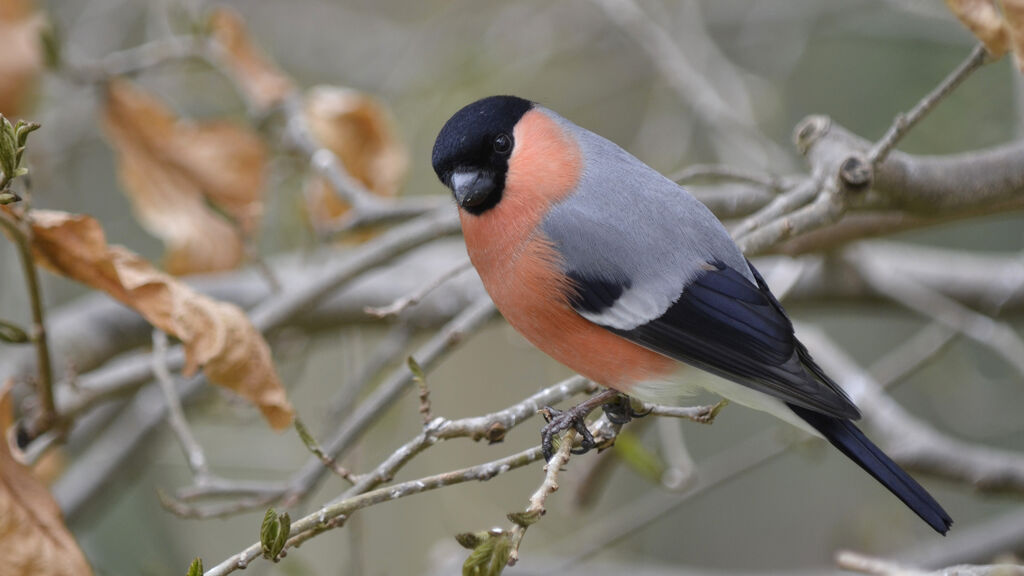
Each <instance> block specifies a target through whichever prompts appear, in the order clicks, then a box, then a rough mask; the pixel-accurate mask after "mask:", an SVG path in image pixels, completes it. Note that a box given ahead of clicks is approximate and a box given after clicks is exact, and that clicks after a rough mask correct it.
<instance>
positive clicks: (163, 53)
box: [65, 36, 205, 84]
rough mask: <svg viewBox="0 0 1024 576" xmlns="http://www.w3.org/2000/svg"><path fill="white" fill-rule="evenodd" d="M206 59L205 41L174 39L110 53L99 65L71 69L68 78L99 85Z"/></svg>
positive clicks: (194, 38)
mask: <svg viewBox="0 0 1024 576" xmlns="http://www.w3.org/2000/svg"><path fill="white" fill-rule="evenodd" d="M203 58H205V49H204V40H203V39H202V38H200V37H198V36H172V37H170V38H164V39H161V40H155V41H153V42H147V43H145V44H140V45H139V46H135V47H133V48H129V49H127V50H121V51H119V52H111V53H110V54H107V55H106V56H104V57H103V58H102V59H100V60H99V61H96V62H90V63H87V64H76V65H72V66H68V67H67V68H66V69H65V70H66V72H67V76H68V78H70V79H71V80H73V81H75V82H81V83H87V84H96V83H99V82H104V81H106V80H109V79H110V78H115V77H118V76H130V75H133V74H138V73H139V72H143V71H146V70H149V69H152V68H156V67H157V66H161V65H163V64H168V63H173V62H180V61H184V60H193V59H203Z"/></svg>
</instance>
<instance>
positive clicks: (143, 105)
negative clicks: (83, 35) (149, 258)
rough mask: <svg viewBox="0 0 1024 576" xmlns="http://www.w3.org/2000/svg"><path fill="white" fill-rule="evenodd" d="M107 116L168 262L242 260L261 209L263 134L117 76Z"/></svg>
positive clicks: (131, 190) (121, 161) (122, 165)
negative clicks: (181, 113)
mask: <svg viewBox="0 0 1024 576" xmlns="http://www.w3.org/2000/svg"><path fill="white" fill-rule="evenodd" d="M103 120H104V127H105V129H106V131H107V134H108V135H109V138H110V141H111V143H112V145H113V146H114V148H115V150H116V151H117V153H118V171H119V175H120V178H121V182H122V184H123V186H124V187H125V190H126V191H127V193H128V195H129V196H130V197H131V199H132V205H133V207H134V210H135V214H136V215H137V217H138V219H139V221H140V223H141V224H142V225H143V227H145V228H146V229H147V230H148V231H149V232H150V233H152V234H153V235H155V236H157V237H159V238H161V239H162V240H163V241H164V243H165V245H166V246H167V255H166V261H165V266H166V267H167V270H168V271H169V272H171V273H172V274H186V273H194V272H209V271H215V270H225V269H230V268H234V267H235V266H237V265H238V264H239V263H240V262H241V260H242V257H243V254H244V238H245V237H246V236H247V235H249V234H251V233H252V232H253V231H254V230H255V229H256V227H257V225H258V223H259V219H260V216H261V214H262V209H263V204H262V192H263V184H264V167H265V166H266V163H267V151H266V147H265V146H264V144H263V141H262V140H260V138H259V136H257V135H256V134H255V133H254V132H252V131H251V130H249V129H247V128H243V127H240V126H236V125H234V124H230V123H227V122H216V121H214V122H204V123H194V122H188V121H185V120H180V119H178V118H177V117H175V115H174V113H173V112H171V110H169V109H168V108H167V106H165V105H164V104H163V103H162V102H160V101H159V100H157V99H156V98H155V97H154V96H152V95H151V94H149V93H147V92H144V91H143V90H141V89H140V88H138V87H136V86H134V85H132V84H131V83H129V82H127V81H124V80H118V81H114V82H111V84H110V86H109V89H108V91H107V101H106V107H105V109H104V118H103ZM211 206H213V207H216V210H215V209H214V208H211Z"/></svg>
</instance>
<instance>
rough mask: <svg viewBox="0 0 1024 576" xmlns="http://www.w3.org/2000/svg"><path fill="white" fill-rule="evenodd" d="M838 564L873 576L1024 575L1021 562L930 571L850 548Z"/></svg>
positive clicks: (840, 553) (960, 566)
mask: <svg viewBox="0 0 1024 576" xmlns="http://www.w3.org/2000/svg"><path fill="white" fill-rule="evenodd" d="M836 564H838V565H839V567H840V568H842V569H843V570H850V571H852V572H859V573H861V574H870V575H871V576H954V575H955V576H1024V566H1021V565H1019V564H991V565H986V566H975V565H968V564H961V565H959V566H949V567H947V568H943V569H941V570H936V571H934V572H929V571H925V570H918V569H917V568H910V567H907V566H904V565H902V564H899V563H896V562H892V561H891V560H885V559H882V558H875V557H873V556H866V555H864V554H858V553H857V552H851V551H849V550H842V551H840V552H839V553H838V554H837V555H836Z"/></svg>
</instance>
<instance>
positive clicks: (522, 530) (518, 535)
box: [508, 429, 576, 566]
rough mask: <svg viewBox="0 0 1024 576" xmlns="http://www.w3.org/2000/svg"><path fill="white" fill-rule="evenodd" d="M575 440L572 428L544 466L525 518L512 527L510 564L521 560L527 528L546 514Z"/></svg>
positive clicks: (524, 513) (525, 512) (523, 514)
mask: <svg viewBox="0 0 1024 576" xmlns="http://www.w3.org/2000/svg"><path fill="white" fill-rule="evenodd" d="M575 440H576V431H575V430H572V429H570V430H569V431H568V432H567V433H566V434H565V437H564V438H562V445H561V446H559V447H558V450H557V451H556V452H555V455H554V456H552V457H551V460H549V461H548V463H547V465H545V466H544V472H545V474H544V481H543V482H541V483H540V486H539V487H538V488H537V490H536V491H535V492H534V493H533V495H532V496H530V503H529V505H527V506H526V510H524V511H523V512H522V514H521V516H522V517H523V518H524V520H523V521H519V522H516V524H515V526H514V527H513V528H512V552H511V553H510V554H509V556H508V565H509V566H515V564H516V562H518V561H519V546H520V545H521V544H522V543H523V537H524V536H526V529H527V528H528V527H529V526H530V524H531V523H532V522H535V521H536V520H537V519H538V518H540V517H541V516H543V515H544V513H545V512H546V510H544V503H545V502H547V499H548V496H550V495H552V494H554V493H555V491H556V490H558V473H559V472H560V471H561V470H562V466H565V465H566V464H567V463H568V462H569V458H570V456H571V451H572V445H573V442H574V441H575ZM525 518H530V520H525Z"/></svg>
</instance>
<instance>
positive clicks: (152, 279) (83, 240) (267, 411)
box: [32, 210, 292, 429]
mask: <svg viewBox="0 0 1024 576" xmlns="http://www.w3.org/2000/svg"><path fill="white" fill-rule="evenodd" d="M32 232H33V239H32V248H33V250H34V251H35V254H36V257H37V258H38V260H39V262H40V263H41V264H42V265H43V266H46V267H47V268H49V269H51V270H53V271H55V272H56V273H58V274H61V275H64V276H67V277H69V278H73V279H75V280H77V281H79V282H82V283H84V284H87V285H89V286H91V287H93V288H95V289H97V290H101V291H103V292H106V293H107V294H109V295H110V296H112V297H113V298H115V299H117V300H119V301H120V302H122V303H123V304H125V305H127V306H129V307H131V308H133V309H134V310H136V311H137V312H138V313H139V314H141V315H142V316H143V317H144V318H145V319H146V320H147V321H148V322H149V323H150V324H152V325H153V326H155V327H157V328H159V329H161V330H163V331H164V332H166V333H168V334H170V335H172V336H174V337H176V338H178V339H179V340H181V342H182V343H183V344H184V346H185V358H186V366H185V373H186V374H192V373H194V372H195V371H196V370H197V369H198V368H199V367H200V366H201V367H203V369H204V371H205V373H206V377H207V378H208V379H209V380H210V381H211V382H213V383H214V384H217V385H220V386H224V387H225V388H229V389H231V390H233V391H235V392H236V393H238V394H239V395H240V396H242V397H244V398H246V399H248V400H249V401H251V402H253V403H254V404H256V405H257V406H258V407H259V408H260V410H261V411H262V412H263V416H264V417H265V418H266V419H267V421H268V422H269V423H270V425H271V426H272V427H274V428H275V429H282V428H284V427H286V426H288V425H289V424H290V423H291V419H292V407H291V405H290V404H289V403H288V399H287V398H286V397H285V393H284V388H283V387H282V386H281V382H280V380H279V379H278V377H277V372H276V370H275V368H274V363H273V359H272V358H271V355H270V347H269V346H268V345H267V343H266V341H265V340H264V339H263V336H262V335H261V334H260V333H259V331H258V330H256V328H255V327H254V326H253V325H252V323H251V322H249V319H248V317H246V315H245V313H244V312H243V311H242V310H241V309H240V308H238V307H237V306H235V305H233V304H229V303H226V302H220V301H216V300H213V299H211V298H208V297H207V296H204V295H202V294H199V293H197V292H195V291H194V290H192V289H191V288H189V287H188V286H187V285H185V284H184V283H182V282H181V281H179V280H177V279H175V278H173V277H171V276H168V275H167V274H164V273H162V272H160V271H158V270H156V269H155V268H153V266H152V265H151V264H150V263H149V262H147V261H146V260H144V259H143V258H142V257H140V256H139V255H137V254H135V253H133V252H131V251H130V250H128V249H126V248H124V247H122V246H110V245H108V244H107V241H106V238H105V236H104V234H103V229H102V228H101V227H100V225H99V223H98V222H97V221H96V220H94V219H93V218H91V217H89V216H83V215H78V214H68V213H66V212H53V211H46V210H35V211H33V212H32Z"/></svg>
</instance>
